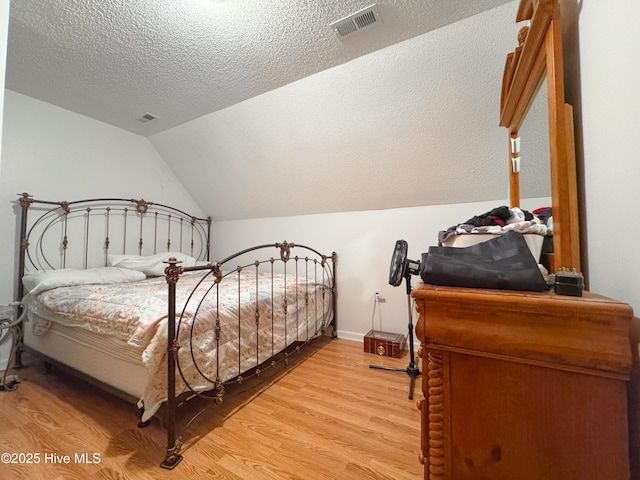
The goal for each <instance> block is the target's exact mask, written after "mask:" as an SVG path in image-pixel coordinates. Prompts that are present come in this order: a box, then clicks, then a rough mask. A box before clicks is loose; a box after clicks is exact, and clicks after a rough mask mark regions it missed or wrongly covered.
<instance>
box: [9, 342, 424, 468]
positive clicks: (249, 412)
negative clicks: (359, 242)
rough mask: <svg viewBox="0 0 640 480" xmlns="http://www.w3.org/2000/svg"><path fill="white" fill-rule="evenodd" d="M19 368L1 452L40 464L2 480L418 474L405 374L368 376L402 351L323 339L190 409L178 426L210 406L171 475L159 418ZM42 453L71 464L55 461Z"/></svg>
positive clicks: (415, 414) (64, 379) (32, 364)
mask: <svg viewBox="0 0 640 480" xmlns="http://www.w3.org/2000/svg"><path fill="white" fill-rule="evenodd" d="M24 361H25V364H27V365H28V367H27V368H23V369H21V370H17V371H16V373H17V374H18V376H19V378H20V380H21V383H20V384H19V386H18V389H17V390H16V391H15V392H2V393H1V394H0V420H2V422H3V423H2V425H3V428H2V430H1V431H0V453H3V452H10V453H11V452H14V453H33V454H35V453H38V454H39V457H40V459H39V463H37V464H36V463H31V464H20V465H18V464H9V465H7V464H4V465H2V466H0V469H1V470H0V471H1V474H0V476H1V477H2V478H3V479H6V480H18V479H23V478H31V479H36V480H37V479H47V480H50V479H58V478H59V479H65V480H67V479H76V478H77V479H87V478H96V479H98V478H99V479H116V478H117V479H143V480H146V479H160V480H162V479H175V478H188V477H192V478H221V479H234V480H235V479H246V478H252V479H263V478H264V479H280V478H288V479H290V478H304V479H326V480H329V479H334V478H354V479H369V478H371V479H373V478H375V479H394V480H396V479H417V478H421V477H422V470H423V467H422V465H420V463H419V462H418V455H419V453H420V413H419V411H418V410H417V409H416V405H415V401H412V400H408V398H407V395H408V390H409V377H408V375H406V374H404V373H403V372H389V371H384V370H376V369H370V368H369V364H376V365H386V366H391V367H398V368H405V367H406V366H407V365H408V362H409V357H408V354H406V353H405V355H404V356H403V357H402V358H399V359H394V358H388V357H378V356H377V355H372V354H368V353H364V352H363V347H362V344H361V343H359V342H350V341H347V340H334V341H328V343H325V344H324V345H322V346H321V347H320V348H319V349H317V350H316V351H314V352H312V353H311V355H310V356H309V357H308V358H306V359H305V360H303V361H302V362H300V363H299V364H297V365H295V366H293V367H291V368H289V369H288V370H287V372H286V374H283V375H278V374H274V376H273V378H271V379H268V380H267V383H266V384H265V385H263V386H260V387H251V386H250V387H243V388H242V389H237V391H234V389H229V393H230V394H229V396H228V397H225V400H224V402H223V403H222V404H221V405H214V404H213V402H208V401H199V400H196V401H195V402H190V404H189V405H188V408H187V409H185V414H183V415H182V416H181V421H182V422H183V423H186V422H188V421H189V420H190V418H191V417H190V415H187V413H188V414H191V413H196V412H198V411H199V410H200V409H201V408H202V407H203V406H209V405H211V406H212V408H209V409H207V410H206V411H204V412H203V413H201V414H200V415H199V416H198V417H197V418H196V419H195V420H194V421H193V423H192V424H191V425H190V427H189V429H188V430H187V431H186V433H185V434H184V436H183V440H184V442H185V444H184V449H183V454H184V460H183V461H182V462H181V463H180V464H179V465H178V466H177V467H176V469H175V470H173V471H168V470H164V469H161V468H160V466H159V464H160V462H161V461H162V459H163V458H164V449H165V441H166V440H165V436H164V430H163V428H162V427H161V425H160V422H159V421H158V420H157V419H154V420H153V421H152V423H151V425H150V426H149V427H147V428H143V429H140V428H138V427H137V422H138V417H137V410H136V408H135V406H134V405H132V404H130V403H127V402H126V401H124V400H122V399H120V398H117V397H115V396H113V395H111V394H109V393H107V392H104V391H102V390H100V389H98V388H96V387H95V386H92V385H90V384H88V383H86V382H84V381H82V380H80V379H78V378H75V377H73V376H71V375H69V374H68V373H67V372H61V371H59V370H56V369H54V370H53V372H52V373H51V374H45V373H44V368H43V366H42V364H41V361H40V360H39V359H37V358H34V357H32V356H30V355H29V354H27V355H25V357H24ZM419 381H420V380H418V382H419ZM418 392H419V388H417V389H416V396H419V393H418ZM82 453H87V454H88V455H89V458H91V456H92V454H94V453H95V454H97V455H98V456H99V463H82V462H76V461H74V460H75V459H74V456H75V455H76V454H82ZM45 454H48V455H49V456H48V457H47V461H46V462H45V458H44V455H45ZM52 454H56V455H57V456H59V457H60V456H63V455H68V456H69V457H70V462H69V463H55V464H54V463H52V460H51V455H52Z"/></svg>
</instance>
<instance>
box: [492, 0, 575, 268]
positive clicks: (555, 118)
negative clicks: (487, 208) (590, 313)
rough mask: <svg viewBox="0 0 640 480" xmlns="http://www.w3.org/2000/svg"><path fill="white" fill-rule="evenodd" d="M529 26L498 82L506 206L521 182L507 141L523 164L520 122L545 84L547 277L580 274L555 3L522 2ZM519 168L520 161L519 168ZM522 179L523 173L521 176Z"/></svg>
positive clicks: (568, 112)
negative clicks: (549, 216) (514, 143)
mask: <svg viewBox="0 0 640 480" xmlns="http://www.w3.org/2000/svg"><path fill="white" fill-rule="evenodd" d="M527 20H529V25H528V26H525V27H523V28H522V29H521V30H520V32H519V34H518V46H517V47H516V49H515V50H514V51H513V52H512V53H510V54H509V55H507V61H506V64H505V69H504V75H503V80H502V97H501V105H500V126H503V127H506V128H507V129H508V133H509V170H510V182H509V185H510V194H509V195H510V201H511V204H512V206H519V205H520V199H521V194H520V188H521V185H520V176H521V174H520V173H519V172H517V171H514V169H513V168H512V165H513V162H512V157H514V156H516V155H514V153H512V151H511V140H510V139H511V138H516V137H518V136H520V137H521V140H520V142H521V150H522V154H523V159H524V158H525V155H526V153H525V147H524V145H526V143H527V139H526V138H524V135H523V134H524V131H525V130H522V129H523V128H525V129H526V123H525V118H527V117H528V116H529V113H530V112H531V114H533V111H534V110H533V109H532V105H533V106H534V107H535V106H536V105H537V102H534V99H535V98H537V96H539V95H536V94H537V93H540V92H542V93H544V91H545V90H543V89H542V88H540V87H541V85H542V83H543V82H546V99H547V115H548V139H549V147H548V157H547V158H548V163H549V177H550V180H551V182H550V183H551V206H552V208H553V249H554V254H553V257H552V258H550V261H549V267H550V270H551V272H555V271H557V270H559V269H560V268H568V269H574V268H575V269H577V270H581V268H580V242H579V225H578V190H577V179H576V164H575V147H574V138H573V110H572V108H571V105H569V104H567V103H565V101H564V69H563V60H562V25H561V18H560V6H559V4H558V0H521V2H520V5H519V7H518V12H517V15H516V22H523V21H527ZM522 163H524V160H523V161H522V162H521V164H522ZM524 175H525V174H524V173H523V174H522V176H524Z"/></svg>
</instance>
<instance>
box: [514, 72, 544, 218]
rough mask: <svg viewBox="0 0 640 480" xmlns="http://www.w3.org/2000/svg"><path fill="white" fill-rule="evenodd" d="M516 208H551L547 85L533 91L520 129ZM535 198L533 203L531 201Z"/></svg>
mask: <svg viewBox="0 0 640 480" xmlns="http://www.w3.org/2000/svg"><path fill="white" fill-rule="evenodd" d="M518 135H519V137H520V172H519V174H518V180H519V183H520V207H522V208H524V209H526V210H529V211H531V210H534V209H536V208H539V207H546V206H550V205H551V171H550V164H549V115H548V113H547V82H546V79H543V81H542V85H540V88H539V89H538V91H537V92H536V94H535V96H534V98H533V102H532V103H531V107H529V111H528V112H527V116H526V117H525V118H524V121H523V122H522V125H521V126H520V130H519V131H518ZM534 199H535V200H534Z"/></svg>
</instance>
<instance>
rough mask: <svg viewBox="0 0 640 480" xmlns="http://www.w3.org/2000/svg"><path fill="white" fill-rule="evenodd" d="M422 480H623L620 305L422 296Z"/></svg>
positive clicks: (506, 296) (452, 293) (550, 297)
mask: <svg viewBox="0 0 640 480" xmlns="http://www.w3.org/2000/svg"><path fill="white" fill-rule="evenodd" d="M412 297H413V298H414V299H415V302H416V307H417V310H418V313H419V315H420V318H419V321H418V323H417V326H416V335H417V337H418V339H419V340H420V342H421V346H420V349H419V350H418V355H419V356H420V358H422V360H423V364H422V379H423V383H422V389H423V393H424V399H422V400H418V402H417V403H418V408H419V409H420V411H421V416H422V432H421V436H422V439H421V440H422V454H421V460H423V461H424V466H425V470H424V478H428V479H453V480H461V479H474V480H478V479H490V480H529V479H531V480H534V479H535V480H571V479H575V480H589V479H593V480H602V479H607V480H617V479H627V478H629V454H628V434H627V427H628V425H627V390H626V382H627V380H628V378H629V373H630V368H631V349H630V342H629V329H630V325H631V319H632V316H633V312H632V309H631V307H630V306H629V305H627V304H624V303H621V302H617V301H615V300H611V299H608V298H605V297H602V296H599V295H595V294H591V293H589V292H585V293H584V296H583V297H570V296H560V295H556V294H554V293H530V292H508V291H499V290H482V289H470V288H454V287H438V286H434V285H424V284H420V285H419V286H418V287H417V288H416V289H414V291H413V292H412Z"/></svg>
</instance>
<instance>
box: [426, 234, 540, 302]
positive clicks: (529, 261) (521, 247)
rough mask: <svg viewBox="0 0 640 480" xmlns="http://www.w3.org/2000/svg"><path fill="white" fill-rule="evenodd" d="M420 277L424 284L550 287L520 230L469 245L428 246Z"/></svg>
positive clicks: (511, 287)
mask: <svg viewBox="0 0 640 480" xmlns="http://www.w3.org/2000/svg"><path fill="white" fill-rule="evenodd" d="M420 277H421V278H422V280H423V281H424V282H425V283H430V284H432V285H446V286H450V287H470V288H494V289H500V290H529V291H533V292H542V291H544V290H547V289H548V286H547V283H546V282H545V279H544V276H543V275H542V273H541V272H540V269H539V268H538V264H537V263H536V260H535V258H533V255H531V251H530V250H529V247H528V246H527V242H526V241H525V239H524V236H523V235H522V234H521V233H518V232H507V233H504V234H502V235H500V236H499V237H496V238H495V239H492V240H489V241H487V242H483V243H479V244H477V245H472V246H470V247H464V248H456V247H429V251H428V253H423V254H422V261H421V262H420Z"/></svg>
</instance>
